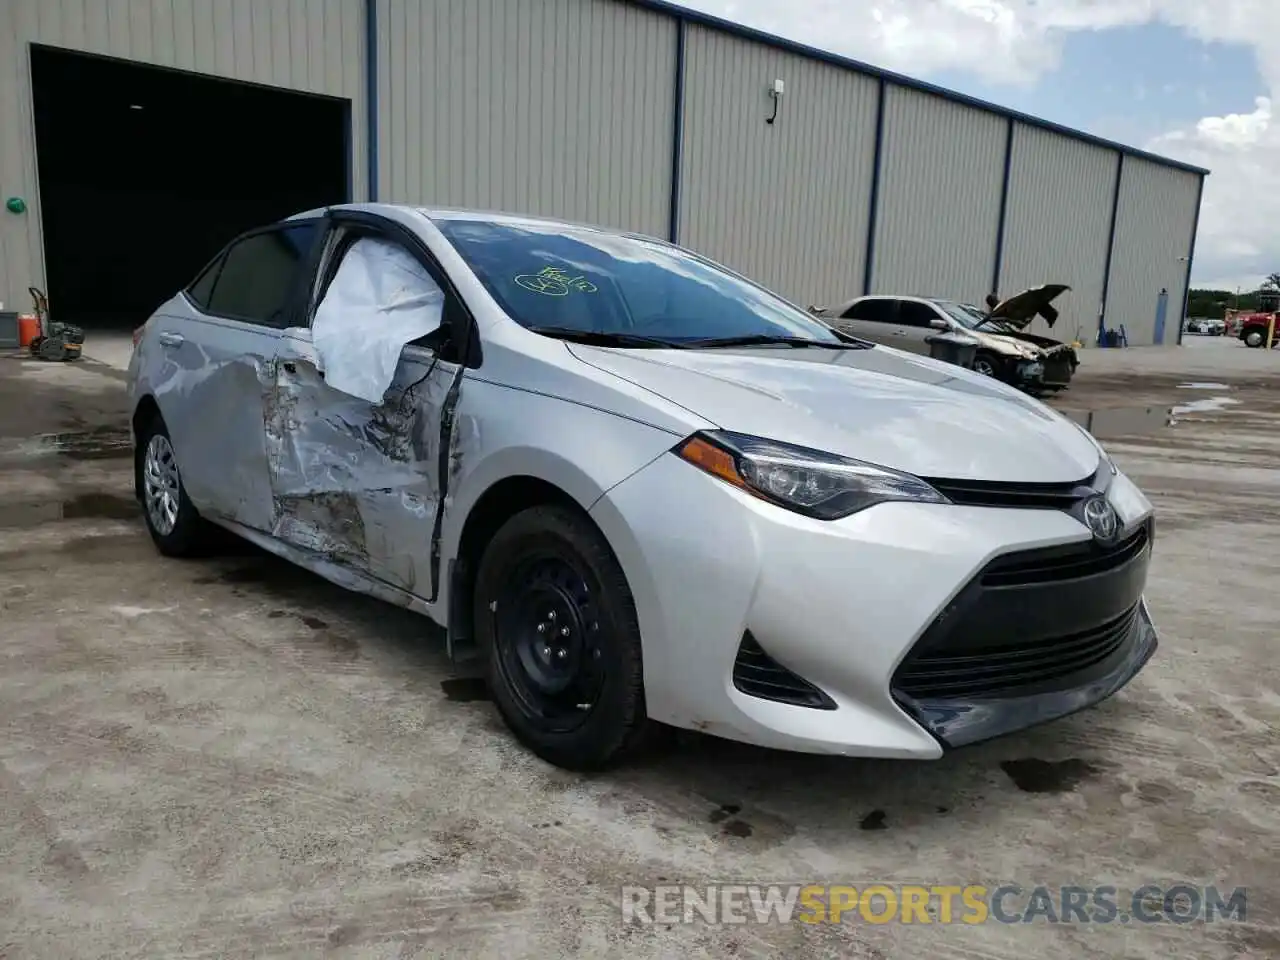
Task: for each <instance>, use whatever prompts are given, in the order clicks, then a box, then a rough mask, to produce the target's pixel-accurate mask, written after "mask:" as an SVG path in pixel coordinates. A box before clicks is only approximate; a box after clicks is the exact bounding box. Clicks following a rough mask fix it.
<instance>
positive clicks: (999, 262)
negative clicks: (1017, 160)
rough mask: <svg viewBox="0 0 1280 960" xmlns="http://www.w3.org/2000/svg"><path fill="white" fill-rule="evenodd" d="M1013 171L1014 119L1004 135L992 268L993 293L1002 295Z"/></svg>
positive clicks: (1010, 119)
mask: <svg viewBox="0 0 1280 960" xmlns="http://www.w3.org/2000/svg"><path fill="white" fill-rule="evenodd" d="M1012 169H1013V117H1010V118H1009V125H1008V128H1007V129H1006V130H1005V135H1004V179H1003V180H1002V181H1001V182H1000V220H999V222H998V224H997V226H996V262H995V264H994V265H993V266H992V267H991V292H992V293H994V294H996V295H999V293H1000V271H1001V270H1002V269H1004V227H1005V220H1006V219H1007V214H1008V212H1009V175H1010V172H1011V171H1012Z"/></svg>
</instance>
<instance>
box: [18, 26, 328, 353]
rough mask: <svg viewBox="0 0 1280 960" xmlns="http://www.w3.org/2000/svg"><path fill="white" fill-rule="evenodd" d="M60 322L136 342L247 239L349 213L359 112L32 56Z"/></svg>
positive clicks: (49, 263)
mask: <svg viewBox="0 0 1280 960" xmlns="http://www.w3.org/2000/svg"><path fill="white" fill-rule="evenodd" d="M31 87H32V99H33V102H34V108H35V130H36V154H37V158H38V161H39V175H40V211H41V222H42V227H43V232H44V254H45V271H46V275H47V278H48V290H47V291H46V292H47V293H48V295H49V306H50V312H51V313H52V314H53V316H54V317H56V318H57V319H59V320H65V321H68V322H70V323H76V324H80V325H82V326H84V327H86V328H87V329H91V330H92V329H98V330H102V329H131V328H133V327H135V326H138V325H139V324H140V323H141V322H142V321H143V320H144V319H146V317H147V316H148V315H149V314H150V313H151V312H152V311H153V310H154V309H155V308H156V307H157V306H159V305H160V304H161V303H163V302H164V301H165V300H167V299H168V298H169V297H170V296H172V295H173V294H174V293H176V292H177V291H178V290H179V289H180V288H181V287H183V286H185V285H186V284H187V283H188V282H189V281H190V280H191V279H192V278H193V277H194V276H195V274H196V271H198V270H199V269H200V266H201V265H202V264H203V263H204V262H205V261H207V260H208V259H209V258H210V257H212V256H213V255H214V254H215V253H216V252H217V251H218V249H219V248H221V247H222V245H223V244H225V243H226V242H227V241H228V240H230V239H231V238H232V237H233V236H235V235H236V234H237V233H240V232H241V231H243V230H247V229H248V228H250V227H253V226H258V225H260V224H264V223H270V222H271V221H273V220H277V219H280V218H281V217H286V216H289V215H290V214H293V213H298V212H301V211H303V210H307V209H310V208H312V207H319V206H324V205H326V204H330V203H341V202H343V201H345V200H348V199H349V192H350V186H349V184H350V179H349V169H350V167H349V164H350V136H349V131H350V102H349V101H347V100H339V99H334V98H329V97H320V96H313V95H311V94H302V93H295V92H292V91H287V90H279V89H276V88H272V87H260V86H254V85H251V84H246V83H237V82H234V81H230V80H218V79H213V78H210V77H205V76H200V75H197V74H191V73H184V72H180V71H177V70H168V69H163V68H159V67H149V66H142V65H139V64H136V63H130V62H128V61H123V60H114V59H108V58H104V57H95V56H87V55H85V54H78V53H68V52H66V51H62V50H54V49H51V48H48V47H40V46H32V48H31Z"/></svg>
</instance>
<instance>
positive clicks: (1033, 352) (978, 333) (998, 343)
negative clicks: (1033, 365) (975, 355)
mask: <svg viewBox="0 0 1280 960" xmlns="http://www.w3.org/2000/svg"><path fill="white" fill-rule="evenodd" d="M965 333H966V334H968V335H969V336H971V337H973V339H975V340H977V341H978V343H980V344H981V345H982V346H984V347H987V348H988V349H990V350H996V351H998V352H1000V353H1003V354H1006V355H1008V356H1012V357H1019V358H1021V359H1023V360H1039V359H1043V358H1044V357H1046V356H1048V355H1049V353H1050V350H1049V349H1048V348H1046V347H1042V346H1041V345H1040V344H1038V343H1031V342H1029V341H1027V340H1020V339H1018V338H1017V337H1015V336H1013V335H1012V334H1008V333H996V332H995V331H993V330H986V329H978V330H966V331H965Z"/></svg>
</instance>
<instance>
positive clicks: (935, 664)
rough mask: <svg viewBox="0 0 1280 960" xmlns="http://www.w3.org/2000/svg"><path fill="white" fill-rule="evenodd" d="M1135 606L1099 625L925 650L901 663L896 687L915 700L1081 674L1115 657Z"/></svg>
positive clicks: (993, 691) (989, 692) (988, 692)
mask: <svg viewBox="0 0 1280 960" xmlns="http://www.w3.org/2000/svg"><path fill="white" fill-rule="evenodd" d="M1137 616H1138V608H1137V606H1134V607H1133V608H1132V609H1130V610H1127V611H1126V612H1125V613H1123V614H1121V615H1120V616H1119V617H1116V618H1114V619H1112V620H1109V621H1108V622H1106V623H1104V624H1103V625H1102V626H1100V627H1096V628H1094V629H1092V630H1085V631H1081V632H1079V633H1074V634H1068V635H1066V636H1059V637H1046V638H1043V639H1038V640H1034V641H1030V642H1027V643H1022V644H1015V645H1002V646H998V647H985V648H983V647H969V648H966V649H965V650H964V651H963V652H961V651H957V650H952V649H949V648H942V649H940V650H932V651H925V652H923V653H920V654H918V655H917V656H915V657H913V658H912V659H911V661H910V662H909V663H907V664H905V665H904V666H903V668H902V669H901V670H900V671H899V672H898V675H897V677H896V678H895V682H894V686H895V687H896V689H897V690H898V691H899V692H900V693H903V694H905V695H907V696H909V697H914V698H916V699H919V700H932V699H944V698H945V699H952V698H974V697H990V696H993V695H999V694H1001V693H1003V692H1006V691H1010V690H1015V689H1016V690H1019V691H1022V690H1026V689H1028V688H1032V687H1038V686H1041V685H1044V684H1049V683H1052V682H1053V681H1056V680H1061V679H1063V678H1064V677H1072V676H1077V675H1080V674H1082V673H1084V672H1086V671H1088V670H1089V669H1090V668H1092V667H1096V666H1097V665H1098V664H1101V663H1103V662H1105V661H1106V660H1107V659H1109V658H1110V657H1111V656H1113V655H1114V654H1115V653H1116V651H1117V650H1119V649H1120V648H1121V647H1122V646H1123V645H1124V642H1125V640H1126V639H1127V638H1128V637H1129V636H1130V634H1131V632H1132V630H1133V625H1134V619H1135V618H1136V617H1137Z"/></svg>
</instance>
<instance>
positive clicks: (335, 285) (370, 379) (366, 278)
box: [311, 236, 445, 404]
mask: <svg viewBox="0 0 1280 960" xmlns="http://www.w3.org/2000/svg"><path fill="white" fill-rule="evenodd" d="M444 311H445V292H444V290H443V289H441V287H440V284H438V283H437V282H436V281H435V278H434V277H432V276H431V273H430V272H429V271H428V270H427V268H426V267H425V266H424V265H423V263H422V262H421V261H420V260H419V259H418V258H417V257H416V256H414V255H413V254H412V253H410V252H409V251H408V250H406V249H405V248H404V247H403V246H401V245H400V244H398V243H396V242H395V241H393V240H387V239H384V238H382V237H378V236H357V237H356V238H355V241H354V242H353V243H352V244H351V245H350V246H349V247H347V249H346V251H345V252H344V253H343V255H342V260H341V261H340V262H339V264H338V268H337V270H336V271H335V272H334V274H333V279H332V280H331V281H330V282H329V285H328V288H327V289H326V290H325V292H324V296H323V297H322V299H321V300H320V303H319V305H318V306H317V307H316V311H315V316H314V317H313V318H312V320H311V337H312V342H313V343H314V345H315V348H316V356H317V359H318V360H319V363H320V369H322V370H323V371H324V372H325V378H326V380H327V382H328V384H329V386H331V387H333V388H334V389H336V390H340V391H342V392H343V393H347V394H350V395H352V396H355V397H360V398H361V399H363V400H367V401H369V402H370V403H375V404H376V403H381V402H382V400H383V397H384V396H385V395H386V392H387V390H388V389H389V388H390V386H391V383H392V381H393V380H394V379H395V374H396V368H397V367H398V365H399V363H400V356H401V352H402V351H403V350H404V348H405V346H406V345H408V344H411V343H414V342H417V341H421V340H423V339H424V338H427V337H429V336H431V335H432V334H434V333H435V332H436V331H438V330H440V329H441V327H442V324H443V322H444Z"/></svg>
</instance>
